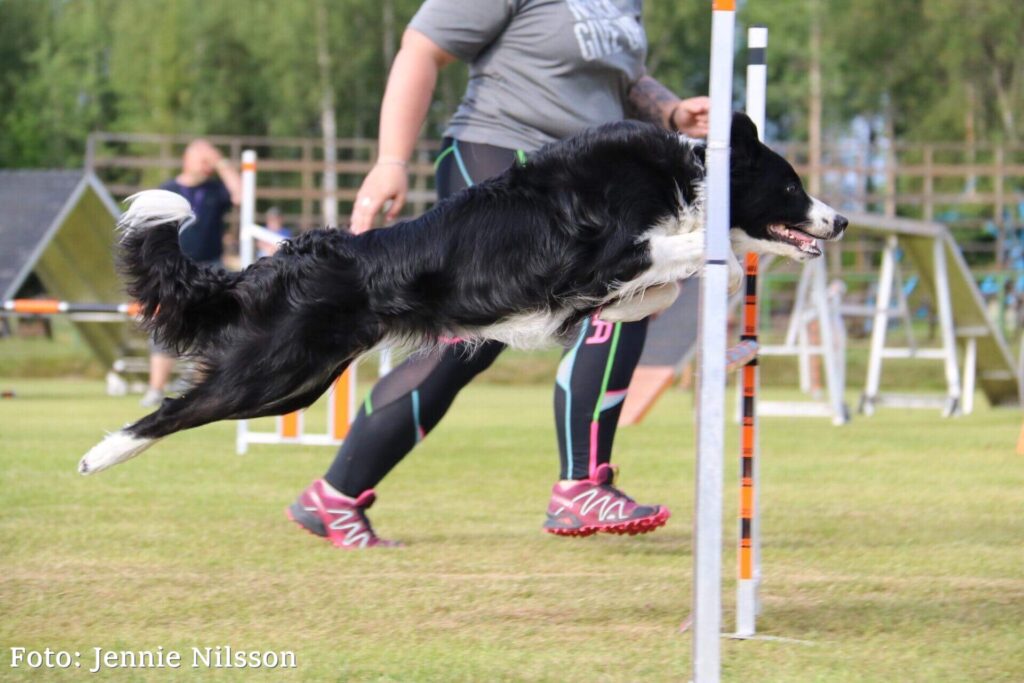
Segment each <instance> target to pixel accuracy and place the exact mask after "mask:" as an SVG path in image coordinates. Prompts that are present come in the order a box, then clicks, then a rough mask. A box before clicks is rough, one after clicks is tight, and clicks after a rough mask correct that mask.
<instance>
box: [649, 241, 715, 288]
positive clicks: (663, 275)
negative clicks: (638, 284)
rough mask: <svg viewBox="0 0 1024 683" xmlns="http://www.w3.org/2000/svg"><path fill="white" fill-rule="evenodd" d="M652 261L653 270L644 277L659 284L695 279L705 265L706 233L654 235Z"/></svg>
mask: <svg viewBox="0 0 1024 683" xmlns="http://www.w3.org/2000/svg"><path fill="white" fill-rule="evenodd" d="M651 261H653V265H652V266H651V270H650V271H648V272H647V273H644V275H643V276H642V277H643V278H647V277H650V278H651V279H656V283H658V284H660V283H664V282H669V281H673V280H685V279H686V278H688V277H693V276H694V275H696V274H697V273H699V272H700V269H701V267H702V266H703V265H704V231H703V230H697V231H695V232H688V233H685V234H682V235H669V236H664V235H654V236H653V237H651ZM652 284H654V283H652Z"/></svg>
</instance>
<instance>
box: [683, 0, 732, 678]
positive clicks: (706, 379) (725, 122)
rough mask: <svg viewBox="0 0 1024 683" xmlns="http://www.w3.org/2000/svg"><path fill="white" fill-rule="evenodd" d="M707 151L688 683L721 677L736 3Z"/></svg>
mask: <svg viewBox="0 0 1024 683" xmlns="http://www.w3.org/2000/svg"><path fill="white" fill-rule="evenodd" d="M711 31H712V33H711V70H710V74H711V88H710V90H711V92H710V96H711V115H710V130H709V134H708V146H707V153H706V157H707V176H706V177H707V198H706V201H707V204H706V217H707V218H706V220H707V226H706V237H705V240H706V241H705V244H704V270H703V277H702V279H701V291H700V388H699V404H698V405H699V407H698V415H697V424H698V429H697V487H696V488H697V491H696V510H695V515H694V551H693V680H694V681H695V683H717V681H718V680H719V678H720V675H721V644H720V642H719V641H720V639H721V632H722V504H723V502H722V501H723V495H722V494H723V490H722V487H723V469H724V451H723V448H724V441H723V439H724V432H725V369H726V368H725V365H726V361H725V351H726V346H727V345H726V316H727V311H728V281H729V265H728V263H729V261H728V259H729V255H730V253H729V252H730V250H731V248H732V247H731V245H730V243H729V139H730V132H731V126H732V69H733V39H734V36H735V31H736V2H735V0H714V3H713V5H712V22H711Z"/></svg>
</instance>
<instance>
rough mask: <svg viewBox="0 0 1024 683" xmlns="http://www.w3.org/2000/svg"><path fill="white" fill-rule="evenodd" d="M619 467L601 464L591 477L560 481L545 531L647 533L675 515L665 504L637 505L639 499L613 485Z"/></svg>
mask: <svg viewBox="0 0 1024 683" xmlns="http://www.w3.org/2000/svg"><path fill="white" fill-rule="evenodd" d="M614 479H615V469H614V468H612V466H611V465H608V464H603V465H598V467H597V469H596V470H595V471H594V473H593V474H592V475H591V476H590V478H589V479H581V480H580V481H574V482H571V483H564V482H558V483H557V484H555V485H554V487H553V488H552V490H551V502H550V503H549V504H548V518H547V521H546V522H544V530H545V531H547V532H548V533H551V534H558V535H559V536H590V535H591V534H596V533H598V532H602V533H606V534H629V535H630V536H633V535H635V534H646V533H647V532H649V531H654V530H655V529H657V528H658V527H660V526H664V525H665V522H667V521H668V518H669V517H670V516H671V513H670V512H669V510H668V508H667V507H665V506H663V505H637V503H636V501H634V500H633V499H632V498H630V497H629V496H627V495H626V494H625V493H623V492H622V491H620V490H618V489H617V488H615V487H614V486H612V482H613V481H614Z"/></svg>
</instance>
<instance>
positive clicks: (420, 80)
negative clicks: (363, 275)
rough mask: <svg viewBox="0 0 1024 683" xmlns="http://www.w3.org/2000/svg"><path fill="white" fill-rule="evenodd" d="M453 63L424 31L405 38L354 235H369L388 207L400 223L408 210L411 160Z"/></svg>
mask: <svg viewBox="0 0 1024 683" xmlns="http://www.w3.org/2000/svg"><path fill="white" fill-rule="evenodd" d="M453 61H455V57H454V56H453V55H451V54H449V53H448V52H446V51H444V50H443V49H441V48H440V47H438V45H437V44H436V43H434V42H433V41H432V40H430V38H427V37H426V36H425V35H423V34H422V33H420V32H419V31H417V30H415V29H406V31H405V33H404V34H403V35H402V46H401V49H399V51H398V54H397V55H395V61H394V64H392V66H391V73H390V75H389V76H388V83H387V87H386V88H385V90H384V100H383V102H382V103H381V107H380V138H379V139H380V143H379V153H378V156H377V161H376V163H375V164H374V166H373V168H372V169H371V170H370V172H369V174H367V176H366V178H365V179H364V180H363V184H362V185H361V186H360V187H359V192H358V193H357V194H356V201H355V205H354V206H353V207H352V217H351V229H352V231H353V232H355V233H360V232H364V231H366V230H369V229H370V227H371V225H372V224H373V218H374V216H375V215H377V212H378V211H380V210H381V207H382V206H383V205H384V203H385V202H388V201H390V202H391V206H390V207H389V208H388V211H387V216H386V218H387V219H388V220H394V218H395V217H396V216H398V214H399V212H400V211H401V210H402V206H403V205H404V204H405V195H406V192H407V191H408V189H409V178H408V165H409V159H410V158H411V157H412V152H413V149H414V148H415V146H416V138H417V137H418V136H419V133H420V128H421V127H422V126H423V122H424V121H425V120H426V118H427V110H428V109H429V107H430V100H431V98H432V97H433V94H434V86H435V85H436V84H437V74H438V72H439V71H440V70H441V69H442V68H443V67H445V66H447V65H448V64H450V63H452V62H453Z"/></svg>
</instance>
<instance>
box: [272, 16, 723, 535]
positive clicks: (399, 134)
mask: <svg viewBox="0 0 1024 683" xmlns="http://www.w3.org/2000/svg"><path fill="white" fill-rule="evenodd" d="M642 4H643V3H642V1H641V0H475V1H474V2H466V1H464V0H426V2H424V3H423V5H422V6H421V7H420V9H419V11H418V12H417V13H416V16H415V17H413V19H412V21H411V22H410V24H409V27H408V28H407V29H406V31H405V35H404V36H403V38H402V47H401V50H400V51H399V52H398V54H397V55H396V57H395V61H394V64H393V66H392V68H391V74H390V76H389V78H388V84H387V88H386V91H385V94H384V101H383V103H382V105H381V117H380V146H379V156H378V158H377V161H376V164H375V165H374V167H373V169H372V170H371V171H370V173H369V174H368V175H367V177H366V178H365V180H364V181H363V184H362V186H361V187H360V189H359V192H358V194H357V199H356V203H355V206H354V208H353V213H352V220H351V227H352V230H353V231H354V232H357V233H359V232H363V231H365V230H368V229H369V228H370V227H371V224H372V223H373V220H374V217H375V216H376V214H377V213H378V212H379V211H380V210H381V208H382V207H384V206H387V207H388V208H387V215H386V218H387V219H388V220H393V219H394V218H395V217H397V215H398V213H399V211H400V210H401V208H402V206H403V204H404V202H405V195H406V192H407V189H408V177H407V172H406V171H407V164H408V160H409V159H410V157H411V156H412V151H413V148H414V145H415V142H416V138H417V136H418V135H419V131H420V129H421V128H422V126H423V122H424V120H425V119H426V113H427V109H428V107H429V106H430V102H431V99H432V96H433V91H434V86H435V84H436V82H437V75H438V71H439V70H440V69H441V68H443V67H445V66H446V65H448V64H451V63H452V62H454V61H457V60H459V61H463V62H466V63H467V64H468V65H469V83H468V86H467V88H466V93H465V96H464V97H463V99H462V102H461V104H460V105H459V108H458V110H457V111H456V112H455V114H454V116H453V117H452V118H451V121H450V123H449V125H448V128H447V130H446V131H445V139H444V142H443V144H442V152H441V154H440V155H439V157H438V164H437V185H438V194H439V196H440V197H442V198H443V197H444V196H447V195H448V194H450V193H452V192H455V191H458V190H459V189H461V188H463V187H466V186H468V185H472V184H473V183H474V182H480V181H482V180H484V179H486V178H488V177H490V176H492V175H495V174H497V173H500V172H501V171H503V170H504V169H505V168H507V167H508V166H509V165H511V164H512V163H525V164H526V165H527V167H528V166H529V152H531V151H533V150H536V149H537V148H539V147H541V146H542V145H545V144H547V143H551V142H555V141H558V140H561V139H563V138H566V137H568V136H570V135H572V134H574V133H576V132H578V131H580V130H582V129H584V128H587V127H589V126H595V125H599V124H602V123H608V122H612V121H620V120H622V119H624V118H627V117H632V118H638V119H642V120H647V121H651V122H654V123H658V124H660V125H663V126H665V127H667V128H670V129H672V130H677V131H680V132H683V133H686V134H688V135H691V136H703V135H706V133H707V115H708V100H707V98H706V97H694V98H690V99H680V98H679V97H677V96H676V95H674V94H673V93H672V92H671V91H669V90H668V89H667V88H665V87H664V86H663V85H661V84H660V83H658V82H657V81H656V80H654V79H653V78H651V77H650V76H648V75H647V74H646V73H645V71H644V59H645V57H646V53H647V38H646V35H645V33H644V30H643V25H642V23H641V11H642ZM646 330H647V321H645V320H644V321H638V322H633V323H619V324H614V325H612V324H609V323H605V322H603V321H601V320H599V319H597V318H596V317H595V318H593V319H591V320H588V321H586V323H584V325H583V326H582V329H581V330H580V333H579V336H578V339H577V340H576V342H575V343H574V344H573V345H572V346H570V348H568V349H567V350H566V353H565V354H564V356H563V358H562V361H561V363H560V365H559V369H558V376H557V378H556V386H555V425H556V432H557V435H558V445H559V453H560V457H561V471H560V476H559V481H558V482H557V483H556V484H555V485H554V488H553V490H552V498H551V504H550V505H549V507H548V516H547V521H546V522H545V524H544V528H545V529H546V530H547V531H549V532H551V533H554V534H558V535H567V536H582V535H589V534H591V533H595V532H599V531H600V532H611V533H643V532H647V531H652V530H654V529H656V528H658V527H660V526H661V525H663V524H664V523H665V521H666V520H667V519H668V516H669V512H668V510H667V509H666V508H664V507H663V506H658V505H638V504H636V503H635V502H634V501H633V500H632V499H631V498H629V497H628V496H626V495H625V494H623V493H622V492H621V491H619V490H618V489H616V488H615V487H614V486H612V479H613V476H614V475H613V470H612V468H611V467H610V465H609V461H610V458H611V450H612V442H613V439H614V436H615V429H616V424H617V422H618V417H619V412H620V410H621V407H622V401H623V399H624V397H625V392H626V388H627V387H628V386H629V381H630V378H631V376H632V373H633V370H634V368H635V367H636V363H637V361H638V359H639V356H640V351H641V350H642V348H643V343H644V338H645V335H646ZM504 348H505V347H504V346H503V345H502V344H500V343H498V342H487V343H485V344H483V345H482V346H480V347H479V348H476V350H475V351H472V352H470V351H467V350H466V349H464V348H463V347H462V345H461V344H459V343H458V340H453V341H452V343H451V344H449V345H448V346H447V347H446V349H445V350H444V351H443V352H442V353H440V354H439V353H430V354H422V355H414V356H412V357H411V358H409V359H408V360H406V361H405V362H404V363H402V364H401V365H400V366H398V367H397V368H396V369H395V370H394V371H392V372H391V373H390V374H389V375H387V376H386V377H385V378H384V379H382V380H381V381H380V382H379V383H378V384H377V386H375V387H374V388H373V390H372V391H371V392H370V394H369V395H368V396H367V397H366V400H365V402H364V404H363V407H362V409H361V410H360V412H359V415H358V416H357V418H356V420H355V422H354V423H353V425H352V429H351V430H350V432H349V434H348V436H347V437H346V439H345V442H344V443H343V444H342V446H341V448H340V449H339V451H338V455H337V456H336V458H335V460H334V462H333V463H332V464H331V466H330V468H329V469H328V471H327V473H326V474H325V475H324V477H323V478H322V479H318V480H317V481H315V482H313V484H312V485H311V486H310V487H309V488H307V489H306V491H304V492H303V493H302V495H301V496H300V497H299V499H298V500H297V501H296V502H295V503H294V504H293V505H292V506H291V507H290V508H289V516H290V517H291V518H292V519H293V520H294V521H295V522H296V523H298V524H300V525H301V526H303V527H305V528H306V529H307V530H309V531H312V532H313V533H315V534H318V535H320V536H326V537H327V538H328V540H330V541H331V542H332V543H334V545H336V546H338V547H342V548H353V547H367V546H374V545H387V544H390V543H389V542H387V541H383V540H381V539H380V538H378V537H377V536H376V534H375V533H374V531H373V529H372V527H370V524H369V521H368V520H367V518H366V515H365V508H367V507H369V505H370V503H372V501H373V500H374V494H373V491H372V487H373V486H375V485H376V484H377V483H378V482H379V481H380V480H381V479H383V478H384V476H385V475H386V474H387V473H388V472H389V471H390V470H391V468H393V467H394V466H395V465H396V464H398V462H399V461H401V460H402V458H403V457H404V456H405V455H406V454H407V453H408V452H409V451H411V450H412V449H413V448H414V447H415V445H416V444H417V443H418V442H419V441H420V440H421V439H422V438H424V437H425V436H426V435H427V434H428V433H429V432H430V430H431V429H432V428H433V427H434V426H435V425H437V423H438V422H439V421H440V420H441V418H442V417H443V416H444V414H445V412H446V411H447V410H448V408H449V406H450V405H451V403H452V401H453V400H454V398H455V396H456V394H457V393H458V392H459V390H460V389H461V388H462V387H463V386H465V385H466V384H467V383H468V382H469V381H470V380H471V379H472V378H473V377H475V376H476V375H477V374H478V373H479V372H481V371H483V370H484V369H486V368H487V367H488V366H489V365H490V364H491V362H492V361H493V360H494V359H495V358H496V357H497V355H498V354H499V353H501V351H502V350H504Z"/></svg>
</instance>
